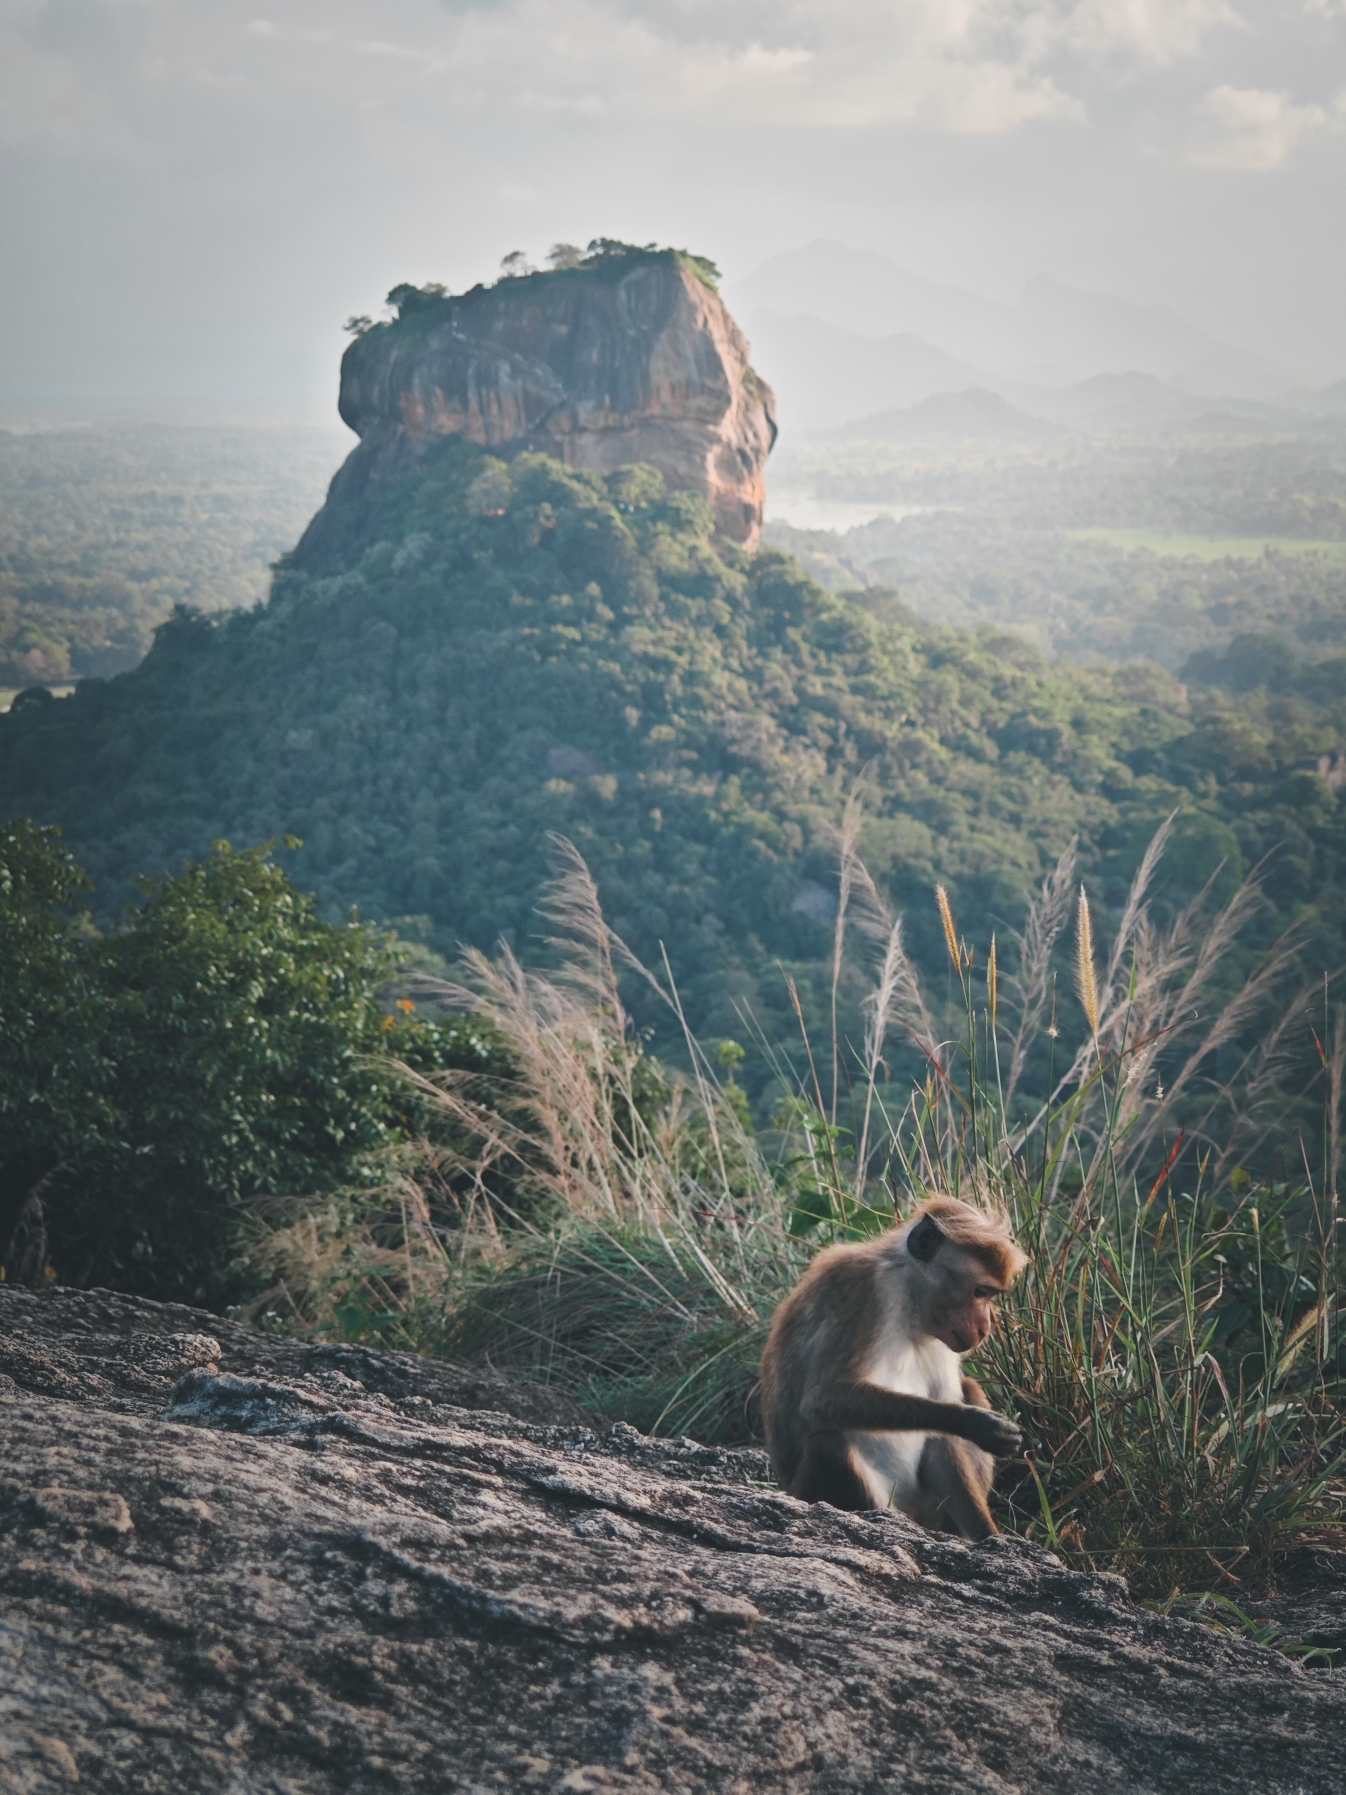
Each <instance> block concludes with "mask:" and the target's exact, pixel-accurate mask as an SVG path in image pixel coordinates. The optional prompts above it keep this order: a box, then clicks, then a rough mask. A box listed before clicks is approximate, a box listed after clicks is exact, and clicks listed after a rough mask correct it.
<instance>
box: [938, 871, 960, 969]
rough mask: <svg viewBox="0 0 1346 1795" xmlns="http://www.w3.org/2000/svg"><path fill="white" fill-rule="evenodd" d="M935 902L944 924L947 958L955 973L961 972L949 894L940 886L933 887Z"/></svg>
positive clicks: (956, 934) (956, 933) (956, 932)
mask: <svg viewBox="0 0 1346 1795" xmlns="http://www.w3.org/2000/svg"><path fill="white" fill-rule="evenodd" d="M935 902H936V903H937V904H938V905H939V920H940V921H941V922H942V923H943V924H944V939H945V941H946V942H947V943H948V947H949V958H950V959H951V960H952V961H953V969H954V971H955V972H961V971H962V970H963V956H962V954H961V953H960V952H959V951H958V931H957V929H955V928H954V926H953V911H952V910H951V909H950V908H949V894H948V892H947V891H945V889H944V887H943V886H942V885H936V887H935Z"/></svg>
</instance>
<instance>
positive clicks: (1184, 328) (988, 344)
mask: <svg viewBox="0 0 1346 1795" xmlns="http://www.w3.org/2000/svg"><path fill="white" fill-rule="evenodd" d="M729 299H730V303H731V304H732V305H733V306H734V308H735V309H736V310H737V312H738V313H739V315H740V316H746V317H748V318H749V321H750V324H749V328H750V331H753V332H754V333H755V332H756V330H757V328H758V324H757V315H759V314H761V313H763V312H773V313H776V314H778V315H781V316H785V317H791V316H794V315H797V314H800V313H806V314H808V315H809V316H810V317H812V318H814V319H816V320H818V321H819V322H820V323H822V324H825V325H831V326H833V327H834V328H836V329H838V330H846V331H852V332H856V333H859V334H861V335H864V336H870V337H883V338H888V337H892V336H895V335H897V336H915V337H920V338H923V339H925V340H926V341H927V342H928V343H929V344H930V345H931V346H933V347H934V348H936V349H939V350H942V351H943V352H944V353H945V354H946V355H950V356H953V357H954V358H956V359H957V360H960V361H963V362H967V363H969V364H972V365H975V366H980V367H982V368H984V369H990V370H992V371H993V372H994V373H995V374H997V375H999V376H1000V377H1001V379H1003V380H1018V381H1031V382H1033V383H1035V384H1043V385H1061V384H1065V383H1067V382H1070V381H1078V380H1082V379H1087V378H1088V377H1090V376H1091V375H1095V374H1106V373H1123V372H1128V371H1131V370H1135V371H1138V372H1140V373H1146V374H1153V375H1156V376H1157V377H1159V378H1161V379H1179V380H1182V381H1183V382H1185V383H1187V384H1188V385H1189V387H1190V390H1192V391H1193V392H1196V393H1202V394H1205V395H1207V396H1212V395H1214V394H1216V393H1219V394H1227V395H1231V396H1234V397H1240V398H1250V399H1262V398H1267V397H1270V396H1271V395H1272V394H1273V393H1275V392H1278V391H1280V390H1283V389H1284V388H1287V387H1289V386H1292V385H1293V384H1294V378H1293V376H1292V375H1290V374H1288V373H1286V372H1285V371H1284V370H1282V369H1280V368H1278V367H1276V366H1275V364H1274V363H1271V362H1269V361H1267V360H1265V359H1264V358H1262V357H1259V356H1255V355H1251V354H1245V353H1244V352H1242V351H1240V350H1238V349H1235V348H1232V347H1231V346H1230V345H1228V344H1226V343H1222V342H1220V341H1219V340H1218V339H1217V338H1215V337H1213V336H1211V335H1209V334H1208V333H1207V332H1205V331H1203V330H1201V329H1199V328H1198V327H1197V326H1196V325H1194V324H1191V323H1189V322H1188V320H1187V319H1185V318H1183V317H1181V316H1179V314H1178V313H1177V312H1175V311H1174V310H1173V309H1172V308H1171V307H1169V306H1165V305H1137V304H1135V303H1134V302H1133V301H1131V300H1126V299H1118V298H1116V297H1115V296H1113V295H1110V294H1104V293H1087V292H1083V291H1080V290H1079V289H1077V288H1074V287H1069V286H1066V285H1064V284H1063V283H1062V282H1060V281H1057V280H1053V279H1052V278H1051V277H1050V276H1048V275H1045V274H1040V275H1038V276H1037V277H1036V278H1035V279H1034V280H1032V281H1030V282H1029V283H1028V285H1027V286H1026V287H1025V288H1024V290H1023V292H1022V293H1021V294H1020V295H1019V297H1018V299H1016V300H1014V301H1012V302H1005V301H1001V300H993V299H986V298H983V297H982V296H981V295H979V294H976V293H969V292H966V291H965V290H963V289H962V288H958V287H950V286H942V285H940V284H938V283H937V282H934V281H929V280H925V279H923V278H922V277H921V276H920V275H917V274H913V273H911V271H910V270H909V269H906V268H902V267H899V266H898V264H897V263H896V262H892V261H890V260H889V259H888V258H887V257H886V256H883V255H879V254H877V253H876V252H875V251H873V250H855V249H850V248H848V247H847V246H846V245H845V244H842V243H831V242H823V241H819V242H815V243H811V244H809V245H808V246H807V247H806V248H803V249H796V250H790V251H787V252H786V253H784V254H782V255H777V256H773V257H771V258H770V259H769V260H768V261H766V262H764V263H763V264H762V266H761V267H760V268H758V269H757V271H756V272H755V273H754V274H752V275H750V276H748V278H747V279H746V280H743V281H740V282H738V283H737V284H736V285H735V286H734V288H733V289H732V291H731V292H730V293H729ZM754 344H755V337H754ZM773 373H774V376H775V377H776V378H777V379H778V380H779V381H780V382H781V384H782V385H786V386H788V384H789V374H790V370H788V369H787V368H785V367H779V368H776V369H775V370H773ZM869 409H870V410H872V409H874V407H873V406H872V405H871V406H870V407H869Z"/></svg>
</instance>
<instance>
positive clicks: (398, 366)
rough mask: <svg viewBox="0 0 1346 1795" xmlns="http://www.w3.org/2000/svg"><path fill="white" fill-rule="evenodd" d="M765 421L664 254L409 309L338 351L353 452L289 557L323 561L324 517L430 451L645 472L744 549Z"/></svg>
mask: <svg viewBox="0 0 1346 1795" xmlns="http://www.w3.org/2000/svg"><path fill="white" fill-rule="evenodd" d="M628 261H629V265H628ZM774 409H775V401H774V399H773V398H772V394H771V390H770V388H769V387H767V386H766V385H765V384H764V382H762V381H761V380H759V379H758V377H757V375H756V374H754V373H753V371H752V369H751V367H750V366H749V363H748V345H747V342H746V341H745V339H744V337H743V333H742V332H741V331H740V330H739V328H738V326H737V325H736V324H735V323H734V320H733V319H732V318H731V317H730V316H729V313H728V311H727V310H726V309H725V306H724V304H723V302H722V301H721V299H720V298H719V297H718V295H717V294H715V293H714V292H713V291H712V290H711V289H710V288H709V287H708V286H707V285H706V284H705V283H704V281H702V280H701V279H700V278H699V277H698V276H697V274H696V273H695V272H694V271H692V270H691V269H690V268H688V267H686V266H683V265H682V264H681V263H680V262H679V261H678V259H677V258H676V257H675V256H674V254H673V253H672V252H671V251H662V252H656V253H654V254H644V253H639V254H635V255H633V256H631V257H630V258H625V259H621V260H619V261H618V262H616V264H615V265H613V266H601V267H594V268H570V269H562V270H558V271H556V272H554V273H551V274H535V275H529V276H525V277H523V278H519V279H513V280H503V281H500V282H498V283H497V284H496V285H495V286H493V287H476V288H474V289H473V290H472V291H471V292H470V293H465V294H463V295H462V296H461V297H451V296H448V295H444V296H433V295H432V296H427V297H420V298H418V300H417V301H416V303H414V304H412V305H410V308H409V309H404V311H403V314H402V316H401V317H399V319H398V320H397V322H395V323H393V324H381V325H376V326H375V327H374V328H373V329H371V330H369V331H367V332H366V333H365V334H364V335H363V336H360V337H357V339H356V340H355V342H353V343H352V344H351V346H350V348H349V349H348V350H347V351H346V354H345V356H344V358H343V360H342V364H341V399H340V410H341V415H342V417H343V418H344V419H345V421H346V423H347V424H349V425H350V427H351V429H352V430H354V431H355V432H356V434H357V435H358V436H359V437H360V445H359V447H358V448H356V449H355V450H353V451H352V453H351V455H350V457H349V459H348V460H347V462H346V464H345V466H344V467H343V468H342V469H341V471H340V472H339V473H338V474H337V476H336V479H335V480H334V481H333V483H332V489H331V492H330V493H329V495H328V501H327V507H326V509H325V512H321V511H320V512H319V513H318V515H317V517H316V518H315V519H314V521H313V523H312V524H311V525H310V526H309V530H308V533H307V534H306V536H305V537H304V540H303V543H302V544H301V546H300V552H301V553H305V552H308V553H312V552H315V551H316V552H317V553H319V554H321V553H323V552H324V550H325V549H326V548H327V547H328V545H329V542H330V541H331V540H332V539H333V538H334V537H335V536H336V531H335V529H334V528H333V516H332V514H333V513H334V512H336V511H341V510H345V511H349V510H350V509H351V508H352V507H357V508H358V507H359V506H360V505H361V503H362V501H363V499H364V497H365V494H366V492H367V490H368V488H369V487H370V485H371V483H379V482H382V481H386V480H389V479H395V478H398V477H400V475H401V474H402V473H403V472H404V471H405V470H406V468H407V467H408V465H409V464H412V463H414V462H415V460H416V459H417V458H418V456H419V455H420V454H421V453H422V452H423V451H424V449H425V447H426V446H427V445H428V444H429V443H431V442H433V441H434V440H435V439H436V438H439V437H445V436H462V437H465V438H466V439H467V440H468V441H469V442H473V443H477V444H479V445H480V446H481V447H483V448H486V449H489V450H490V451H491V452H492V453H493V454H497V455H501V456H504V457H505V458H510V457H513V456H515V455H518V454H520V453H522V452H523V451H525V450H536V451H541V452H543V453H545V454H548V455H552V456H555V457H556V458H557V459H558V460H559V461H564V462H565V463H567V464H568V465H569V466H570V467H574V468H582V469H586V470H588V471H590V472H593V473H599V474H609V473H612V472H613V471H614V470H615V469H616V468H619V467H623V466H625V465H627V464H628V463H630V462H646V463H648V464H649V465H650V466H651V467H655V468H657V469H658V470H659V472H660V473H661V474H662V475H663V476H664V479H665V481H666V482H667V484H668V486H669V487H670V488H673V489H675V490H678V491H686V492H697V493H701V494H702V495H703V496H704V497H705V498H707V499H709V501H710V503H711V506H712V508H713V509H714V512H715V517H716V523H717V527H718V529H719V531H720V533H721V534H722V535H724V536H726V537H727V538H729V540H731V541H733V542H741V543H744V544H745V545H746V546H748V547H750V548H752V547H755V546H756V543H757V539H758V536H759V535H760V533H761V525H762V503H763V498H764V494H765V484H764V475H765V468H766V458H767V455H768V453H769V452H770V449H771V445H772V443H773V442H774V440H775V435H776V426H775V422H774V419H773V413H774Z"/></svg>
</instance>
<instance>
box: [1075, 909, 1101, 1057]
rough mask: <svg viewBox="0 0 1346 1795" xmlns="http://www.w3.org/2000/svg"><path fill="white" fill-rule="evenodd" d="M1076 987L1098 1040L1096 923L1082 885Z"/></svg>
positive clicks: (1076, 933) (1078, 924)
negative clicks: (1095, 958)
mask: <svg viewBox="0 0 1346 1795" xmlns="http://www.w3.org/2000/svg"><path fill="white" fill-rule="evenodd" d="M1075 930H1076V932H1075V989H1076V990H1077V992H1078V993H1079V999H1080V1002H1081V1003H1082V1004H1083V1005H1084V1013H1085V1015H1086V1016H1087V1017H1088V1019H1089V1032H1090V1034H1091V1035H1092V1036H1093V1037H1094V1040H1095V1042H1097V1040H1098V980H1097V976H1096V974H1095V971H1094V925H1093V919H1092V918H1091V916H1090V915H1089V899H1088V898H1087V897H1086V896H1085V891H1084V887H1083V885H1081V886H1080V903H1079V911H1078V914H1077V919H1076V925H1075Z"/></svg>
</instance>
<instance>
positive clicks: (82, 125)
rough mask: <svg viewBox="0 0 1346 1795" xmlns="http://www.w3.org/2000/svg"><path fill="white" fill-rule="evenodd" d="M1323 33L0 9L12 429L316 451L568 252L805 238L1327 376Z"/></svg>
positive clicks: (828, 16)
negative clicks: (1060, 285) (424, 330)
mask: <svg viewBox="0 0 1346 1795" xmlns="http://www.w3.org/2000/svg"><path fill="white" fill-rule="evenodd" d="M1344 197H1346V0H0V242H3V245H4V255H3V260H2V261H0V317H2V318H3V322H4V329H3V331H2V332H0V418H5V419H9V420H11V421H16V420H20V419H23V418H25V417H29V418H34V419H36V418H40V417H42V416H48V415H50V416H52V417H56V416H83V415H89V416H93V415H98V414H100V413H104V412H107V411H122V412H125V413H136V414H144V415H155V414H168V413H175V414H180V415H184V416H185V415H193V416H201V417H207V416H220V417H225V416H229V417H238V418H257V419H266V418H272V419H275V420H276V421H280V420H282V419H283V420H285V421H310V420H311V421H322V420H334V418H335V397H336V386H337V362H338V359H339V356H340V352H341V348H342V344H343V340H344V339H343V337H342V335H341V325H342V322H343V321H344V320H345V319H346V318H347V317H348V316H350V315H351V314H353V313H361V312H364V313H372V314H374V315H377V314H378V312H379V309H380V304H381V301H382V298H383V295H384V294H385V293H386V292H387V290H388V289H389V288H390V287H391V286H393V285H395V284H396V283H397V282H399V281H404V280H411V281H415V282H417V283H421V282H424V281H428V280H439V281H443V282H445V283H446V284H447V285H448V286H449V287H450V288H452V289H462V288H464V287H467V286H470V285H471V284H473V283H474V282H476V281H478V280H482V279H486V280H489V279H491V278H493V276H494V274H495V272H496V270H497V268H498V265H499V262H500V259H501V258H502V257H503V256H504V255H505V254H507V253H508V252H509V251H511V250H515V249H522V250H524V251H525V252H526V253H527V254H529V255H530V256H532V257H534V258H535V259H540V258H541V257H542V255H543V254H544V253H545V252H546V250H547V248H548V247H549V246H550V245H551V244H552V243H553V242H556V241H558V240H564V241H569V242H575V243H580V244H583V243H585V242H587V241H588V240H589V239H590V238H591V237H595V236H600V235H601V236H609V237H620V238H624V239H627V240H630V241H635V242H642V243H643V242H650V241H657V242H660V243H671V244H674V245H677V246H680V247H686V248H690V249H693V250H696V251H698V252H700V253H702V254H705V255H709V256H710V257H712V258H713V259H714V260H715V261H716V262H717V263H718V264H719V265H720V267H721V269H722V270H723V271H724V274H725V277H726V287H727V291H728V293H729V295H730V297H731V298H732V292H733V282H734V280H735V278H743V277H745V276H746V275H748V274H750V273H751V272H752V270H753V269H754V268H755V267H756V266H758V265H759V264H760V263H761V262H762V261H764V260H765V259H766V258H767V257H768V256H770V255H772V254H774V253H776V252H778V251H780V250H785V249H791V248H795V247H797V246H799V245H801V244H803V243H806V242H809V241H810V240H812V239H814V238H818V237H827V238H832V239H840V240H842V241H844V242H847V243H849V244H851V245H853V246H855V247H857V248H870V249H875V250H878V251H880V252H882V253H883V254H885V255H888V256H891V257H892V258H893V259H894V260H895V261H897V262H899V263H901V264H902V265H903V266H905V267H908V268H911V269H912V270H914V271H915V272H917V273H919V274H923V275H926V276H927V277H929V278H932V279H935V280H939V281H945V282H953V283H957V284H959V285H962V286H966V287H968V288H971V289H972V290H973V291H976V292H980V293H984V294H987V295H988V296H991V297H997V298H1010V297H1012V296H1013V295H1014V294H1015V293H1016V292H1017V291H1018V289H1019V288H1020V287H1021V286H1022V285H1023V284H1024V283H1025V282H1026V281H1027V280H1029V279H1031V278H1032V277H1033V276H1034V275H1035V274H1037V273H1039V272H1047V273H1049V274H1052V275H1054V276H1055V277H1056V278H1058V279H1060V280H1064V281H1067V282H1070V283H1072V284H1075V285H1078V286H1081V287H1086V288H1089V289H1091V290H1095V291H1105V292H1113V293H1117V294H1120V295H1122V296H1124V297H1126V298H1130V299H1135V300H1138V301H1144V302H1159V301H1162V302H1166V303H1168V304H1171V305H1173V306H1175V307H1176V308H1177V309H1178V310H1179V311H1181V312H1182V313H1184V315H1186V316H1187V317H1189V318H1191V319H1192V321H1193V322H1195V323H1197V324H1199V325H1201V326H1203V327H1204V328H1205V329H1207V330H1209V331H1211V332H1212V333H1214V334H1215V335H1217V336H1219V337H1221V338H1223V339H1224V340H1226V341H1228V342H1230V343H1232V344H1235V345H1237V346H1238V347H1242V348H1247V349H1251V350H1254V351H1257V352H1260V353H1262V354H1264V355H1269V356H1272V357H1274V358H1276V359H1278V360H1280V361H1282V362H1284V363H1286V364H1288V365H1291V366H1293V367H1295V368H1298V369H1303V370H1304V371H1305V372H1306V373H1307V374H1310V375H1311V376H1312V377H1313V378H1315V379H1321V380H1324V381H1326V380H1331V379H1339V378H1341V377H1342V376H1346V305H1343V299H1342V296H1343V293H1344V292H1346V229H1344V228H1343V219H1344V217H1346V207H1344V206H1343V199H1344Z"/></svg>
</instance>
